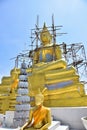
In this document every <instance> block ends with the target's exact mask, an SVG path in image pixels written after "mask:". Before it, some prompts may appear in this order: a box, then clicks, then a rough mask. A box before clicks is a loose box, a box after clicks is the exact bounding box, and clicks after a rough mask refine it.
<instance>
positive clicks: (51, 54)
mask: <svg viewBox="0 0 87 130" xmlns="http://www.w3.org/2000/svg"><path fill="white" fill-rule="evenodd" d="M40 40H41V43H42V46H41V47H40V48H37V49H36V50H35V53H34V64H36V63H39V62H50V61H53V60H59V59H61V50H60V47H59V46H58V45H55V46H54V44H53V43H52V35H51V34H50V32H49V31H48V29H47V27H46V25H45V23H44V26H43V30H42V31H41V33H40Z"/></svg>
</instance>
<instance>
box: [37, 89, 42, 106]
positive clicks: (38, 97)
mask: <svg viewBox="0 0 87 130" xmlns="http://www.w3.org/2000/svg"><path fill="white" fill-rule="evenodd" d="M43 101H44V96H43V94H42V93H41V92H40V91H39V92H38V94H36V95H35V105H36V106H40V105H42V104H43Z"/></svg>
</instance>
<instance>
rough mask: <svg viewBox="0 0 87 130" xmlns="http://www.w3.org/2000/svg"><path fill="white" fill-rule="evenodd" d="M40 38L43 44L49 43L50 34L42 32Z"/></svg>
mask: <svg viewBox="0 0 87 130" xmlns="http://www.w3.org/2000/svg"><path fill="white" fill-rule="evenodd" d="M41 40H42V43H43V44H44V45H46V44H48V43H50V35H49V34H47V33H42V36H41Z"/></svg>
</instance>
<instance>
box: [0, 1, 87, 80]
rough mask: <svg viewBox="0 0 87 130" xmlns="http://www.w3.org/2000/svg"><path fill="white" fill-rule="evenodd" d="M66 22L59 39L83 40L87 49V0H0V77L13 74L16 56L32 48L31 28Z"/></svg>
mask: <svg viewBox="0 0 87 130" xmlns="http://www.w3.org/2000/svg"><path fill="white" fill-rule="evenodd" d="M52 14H54V19H55V25H63V28H62V30H61V31H62V32H67V33H68V34H67V35H63V36H61V37H58V41H57V43H62V42H65V43H67V44H71V43H79V42H82V43H83V45H84V46H85V49H86V53H87V45H86V44H87V0H0V79H1V78H2V77H3V76H9V75H10V70H11V69H13V68H14V64H15V63H14V60H10V59H11V58H13V57H15V56H17V54H19V53H20V52H22V50H24V49H29V44H31V42H30V38H29V37H30V33H31V32H30V29H32V28H34V27H35V24H36V17H37V15H39V26H40V27H42V26H43V23H44V22H46V25H47V26H49V25H51V24H52V21H51V17H52Z"/></svg>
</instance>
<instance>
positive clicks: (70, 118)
mask: <svg viewBox="0 0 87 130" xmlns="http://www.w3.org/2000/svg"><path fill="white" fill-rule="evenodd" d="M51 113H52V115H53V117H54V120H59V121H61V123H62V124H63V125H69V127H70V129H76V130H85V128H84V126H83V124H82V121H81V117H84V116H87V107H54V108H51Z"/></svg>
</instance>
